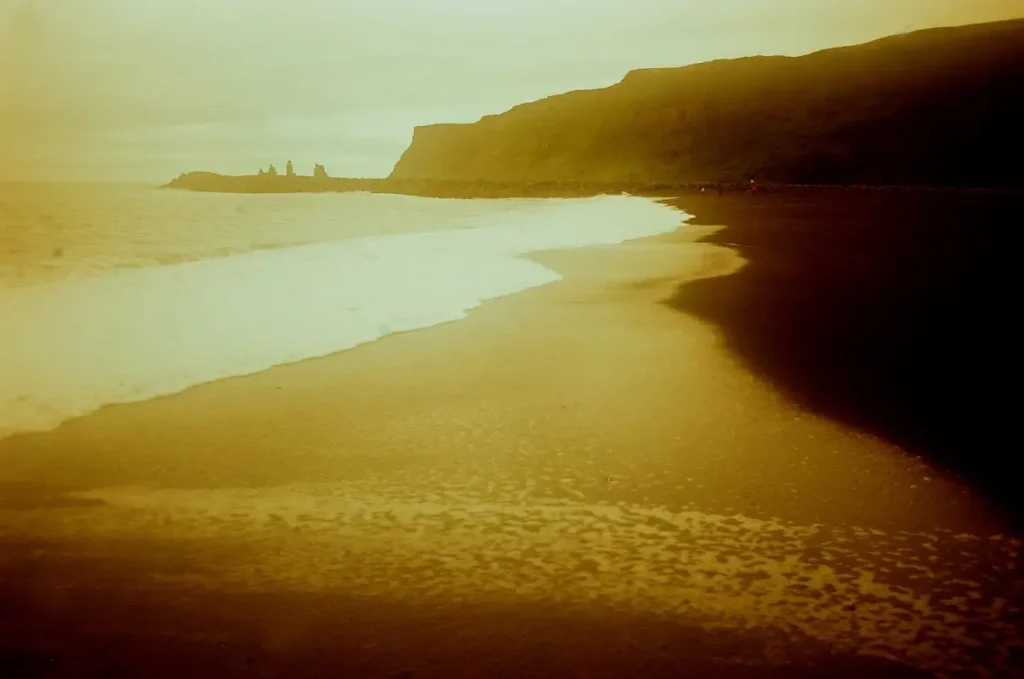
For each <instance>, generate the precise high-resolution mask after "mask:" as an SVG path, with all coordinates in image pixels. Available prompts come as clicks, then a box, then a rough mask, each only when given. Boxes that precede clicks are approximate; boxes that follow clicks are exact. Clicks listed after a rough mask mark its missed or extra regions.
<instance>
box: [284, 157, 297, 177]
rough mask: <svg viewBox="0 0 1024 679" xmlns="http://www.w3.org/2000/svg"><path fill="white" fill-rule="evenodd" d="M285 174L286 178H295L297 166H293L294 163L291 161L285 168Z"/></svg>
mask: <svg viewBox="0 0 1024 679" xmlns="http://www.w3.org/2000/svg"><path fill="white" fill-rule="evenodd" d="M284 173H285V176H286V177H294V176H295V166H294V165H292V161H290V160H289V161H288V164H287V165H286V166H285V169H284Z"/></svg>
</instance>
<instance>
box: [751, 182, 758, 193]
mask: <svg viewBox="0 0 1024 679" xmlns="http://www.w3.org/2000/svg"><path fill="white" fill-rule="evenodd" d="M750 192H751V193H757V184H755V183H754V180H753V179H751V180H750Z"/></svg>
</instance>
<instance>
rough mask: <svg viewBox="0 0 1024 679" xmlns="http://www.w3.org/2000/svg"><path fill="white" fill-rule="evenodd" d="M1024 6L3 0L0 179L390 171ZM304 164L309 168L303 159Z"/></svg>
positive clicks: (1013, 13)
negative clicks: (575, 95)
mask: <svg viewBox="0 0 1024 679" xmlns="http://www.w3.org/2000/svg"><path fill="white" fill-rule="evenodd" d="M1020 16H1024V0H849V1H848V0H714V1H709V0H503V1H498V0H475V1H471V0H31V2H30V1H29V0H0V162H2V166H0V177H2V176H5V175H6V176H7V177H11V176H12V175H22V176H31V177H54V178H58V177H60V178H101V179H119V180H125V179H127V180H132V179H137V180H142V181H159V180H164V179H168V178H170V177H172V176H174V175H176V174H178V172H180V171H183V170H188V169H199V168H201V169H210V170H214V171H221V172H248V171H255V169H256V168H257V167H259V166H261V165H266V164H267V163H269V162H275V163H276V164H277V165H278V167H283V165H284V163H285V161H286V160H288V159H289V158H291V159H292V160H294V161H295V164H296V167H297V168H298V169H299V170H300V171H304V172H309V171H310V169H311V167H312V163H313V162H323V163H325V164H326V166H327V169H328V171H330V172H331V174H333V175H337V176H341V175H347V176H380V175H384V174H387V172H388V171H390V168H391V166H392V164H393V163H394V161H395V160H396V159H397V157H398V155H399V154H400V153H401V152H402V150H403V149H404V148H405V146H406V145H407V144H408V142H409V139H410V135H411V131H412V126H413V125H416V124H426V123H431V122H445V121H453V122H461V121H472V120H476V119H477V118H479V117H480V116H481V115H485V114H488V113H496V112H500V111H503V110H505V109H507V108H509V107H510V106H512V105H514V104H517V103H520V102H522V101H527V100H532V99H537V98H540V97H543V96H546V95H549V94H554V93H556V92H562V91H566V90H571V89H579V88H590V87H603V86H606V85H610V84H612V83H614V82H616V81H618V80H619V79H620V78H621V77H622V76H623V75H624V74H625V73H626V72H627V71H628V70H630V69H633V68H642V67H649V66H675V65H682V64H688V63H693V62H697V61H705V60H708V59H715V58H721V57H735V56H746V55H753V54H790V55H795V54H802V53H806V52H810V51H813V50H816V49H820V48H824V47H830V46H834V45H841V44H852V43H857V42H863V41H865V40H870V39H872V38H876V37H881V36H883V35H887V34H891V33H899V32H903V31H907V30H913V29H916V28H924V27H929V26H939V25H952V24H963V23H973V22H977V21H990V20H996V19H1005V18H1012V17H1020ZM307 166H308V167H307Z"/></svg>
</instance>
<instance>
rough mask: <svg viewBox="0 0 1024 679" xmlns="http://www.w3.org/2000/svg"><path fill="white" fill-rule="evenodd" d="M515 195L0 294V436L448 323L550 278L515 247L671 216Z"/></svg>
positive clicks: (667, 227) (674, 222)
mask: <svg viewBox="0 0 1024 679" xmlns="http://www.w3.org/2000/svg"><path fill="white" fill-rule="evenodd" d="M523 203H524V209H523V210H508V209H504V210H501V211H497V212H496V213H494V214H492V215H482V216H480V217H478V218H477V223H476V225H475V226H473V227H472V228H466V226H465V225H462V226H463V228H460V229H455V230H447V231H436V232H428V233H412V234H404V235H389V236H374V237H364V238H355V239H350V240H344V241H338V242H332V243H317V244H310V245H301V246H296V247H288V248H282V249H272V250H259V251H254V252H248V253H245V254H240V255H233V256H227V257H220V258H215V259H205V260H200V261H191V262H184V263H180V264H172V265H167V266H159V267H152V268H134V269H114V270H111V271H109V272H106V273H104V274H102V275H99V276H94V277H91V278H86V279H82V280H68V281H64V282H52V283H46V284H42V285H35V286H28V287H15V288H10V289H7V290H0V319H2V324H3V330H2V333H0V437H4V436H9V435H11V434H14V433H17V432H25V431H37V430H45V429H49V428H53V427H55V426H57V425H58V424H60V423H61V422H62V421H64V420H66V419H68V418H71V417H75V416H80V415H84V414H86V413H89V412H92V411H94V410H96V409H97V408H99V407H101V406H104V405H107V404H115V403H127V402H132V401H140V400H145V399H148V398H153V397H156V396H161V395H166V394H171V393H175V392H178V391H181V390H183V389H186V388H188V387H190V386H194V385H197V384H201V383H203V382H209V381H213V380H216V379H220V378H224V377H230V376H237V375H245V374H250V373H254V372H258V371H261V370H264V369H267V368H269V367H271V366H274V365H279V364H283V363H290V362H294V361H299V360H303V359H308V358H313V357H318V356H324V355H327V354H331V353H334V352H337V351H341V350H344V349H348V348H351V347H354V346H356V345H359V344H363V343H366V342H370V341H372V340H374V339H378V338H380V337H382V336H384V335H387V334H389V333H394V332H400V331H404V330H412V329H416V328H424V327H428V326H431V325H436V324H439V323H444V322H447V321H454V320H457V319H460V318H463V317H464V316H465V314H466V312H467V311H469V310H470V309H472V308H474V307H476V306H477V305H479V304H480V303H481V302H482V301H484V300H487V299H491V298H495V297H500V296H502V295H508V294H511V293H514V292H517V291H520V290H525V289H527V288H531V287H535V286H539V285H543V284H545V283H549V282H552V281H555V280H557V279H558V278H559V276H558V275H557V274H556V273H555V272H553V271H550V270H548V269H546V268H544V267H542V266H541V265H539V264H536V263H534V262H532V261H529V260H527V259H523V258H521V257H519V255H522V254H524V253H527V252H531V251H537V250H546V249H555V248H570V247H581V246H588V245H602V244H613V243H619V242H622V241H625V240H629V239H632V238H638V237H643V236H649V235H655V234H658V233H665V232H668V231H671V230H673V229H674V228H676V227H677V226H678V225H679V224H680V223H681V221H682V219H683V216H681V214H680V213H679V212H678V211H675V210H673V209H672V208H669V207H667V206H664V205H661V204H657V203H654V202H652V201H648V200H645V199H639V198H629V197H622V196H613V197H612V196H610V197H601V198H595V199H585V200H559V201H545V202H544V204H543V205H538V201H523Z"/></svg>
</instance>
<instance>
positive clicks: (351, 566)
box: [0, 227, 1024, 677]
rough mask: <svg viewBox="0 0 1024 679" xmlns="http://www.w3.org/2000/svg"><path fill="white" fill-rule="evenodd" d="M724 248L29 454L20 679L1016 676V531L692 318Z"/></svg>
mask: <svg viewBox="0 0 1024 679" xmlns="http://www.w3.org/2000/svg"><path fill="white" fill-rule="evenodd" d="M713 229H714V227H683V228H682V229H680V230H679V231H677V232H675V233H673V234H669V235H666V236H659V237H657V238H652V239H646V240H640V241H634V242H631V243H627V244H624V245H620V246H615V247H604V248H589V249H584V250H576V251H565V252H548V253H541V254H538V255H536V256H535V258H536V259H537V260H538V261H540V262H542V263H543V264H545V265H546V266H549V267H551V268H553V269H555V270H557V271H559V272H560V273H562V274H563V275H564V276H565V279H564V280H563V281H561V282H559V283H555V284H552V285H549V286H545V287H542V288H538V289H534V290H530V291H527V292H524V293H521V294H518V295H514V296H511V297H506V298H502V299H499V300H494V301H491V302H488V303H487V304H485V305H484V306H483V307H481V308H479V309H477V310H475V311H473V312H472V313H471V315H470V317H469V318H468V319H466V320H463V321H460V322H457V323H451V324H447V325H443V326H437V327H434V328H430V329H426V330H422V331H417V332H412V333H405V334H400V335H394V336H390V337H387V338H385V339H383V340H380V341H378V342H375V343H372V344H369V345H365V346H363V347H359V348H356V349H354V350H351V351H348V352H343V353H341V354H337V355H334V356H331V357H328V358H324V359H319V360H313V361H307V362H304V363H299V364H295V365H290V366H284V367H279V368H275V369H273V370H270V371H267V372H264V373H261V374H257V375H253V376H249V377H244V378H238V379H231V380H225V381H221V382H217V383H213V384H208V385H204V386H201V387H198V388H194V389H191V390H189V391H187V392H185V393H183V394H180V395H176V396H171V397H167V398H161V399H157V400H154V401H150V402H146V403H139V404H132V405H125V406H117V407H111V408H107V409H104V410H102V411H101V412H98V413H96V414H94V415H91V416H88V417H85V418H81V419H78V420H75V421H71V422H68V423H66V424H65V425H64V426H62V427H61V428H59V429H58V430H55V431H53V432H47V433H44V434H35V435H29V436H21V437H17V438H14V439H9V440H7V441H3V442H0V588H2V589H0V675H3V676H14V677H20V676H32V677H36V676H90V677H91V676H97V677H98V676H104V677H110V676H160V677H164V676H167V677H171V676H190V677H196V676H209V677H234V676H282V677H290V676H303V677H310V676H357V677H364V676H365V677H477V676H480V677H505V676H508V677H518V676H558V677H566V676H573V677H620V676H621V677H647V676H651V677H653V676H681V674H682V673H685V675H686V676H708V677H768V676H771V677H775V676H779V677H782V676H786V677H789V676H830V677H834V676H849V677H856V676H865V675H867V674H872V675H874V676H929V675H931V674H932V673H935V672H941V673H949V674H950V675H951V676H952V674H955V673H956V672H958V671H968V672H969V673H968V674H964V675H963V676H988V675H992V676H994V675H997V674H998V673H999V672H1004V673H1005V674H1002V675H999V676H1015V675H1013V674H1012V672H1011V670H1010V668H1012V667H1015V666H1022V665H1024V639H1022V634H1021V633H1020V632H1018V631H1016V627H1017V626H1018V625H1020V624H1021V623H1024V615H1022V612H1021V603H1022V602H1024V584H1022V583H1021V582H1020V579H1019V576H1018V575H1017V559H1018V555H1019V553H1020V549H1021V542H1020V541H1019V540H1018V539H1017V538H1016V537H1015V536H1013V535H1011V534H1010V533H1009V531H1008V530H1007V528H1006V525H1005V524H1004V522H1003V521H1002V520H1001V519H1000V517H999V516H998V514H997V513H996V512H995V511H993V510H990V509H988V508H987V507H986V506H985V504H984V503H983V502H982V501H980V500H979V499H978V498H977V497H975V496H973V495H972V494H971V493H970V492H968V491H967V490H966V489H964V488H962V487H960V486H959V485H958V484H957V483H956V482H955V481H954V480H951V479H949V478H947V477H946V476H944V475H943V474H942V473H941V472H939V471H937V470H935V469H933V468H931V467H929V466H928V465H926V464H925V463H924V462H923V461H922V460H920V459H917V458H915V457H913V456H910V455H908V454H906V453H904V452H902V451H901V450H899V449H898V448H895V447H893V446H891V445H888V444H886V443H883V442H881V441H879V440H877V439H875V438H872V437H870V436H868V435H865V434H861V433H858V432H856V431H852V430H849V429H846V428H844V427H842V426H840V425H838V424H835V423H832V422H830V421H828V420H825V419H822V418H819V417H816V416H812V415H810V414H808V413H806V412H804V411H801V410H800V409H799V408H798V407H796V406H795V405H792V404H791V403H789V402H788V401H787V400H786V399H785V398H783V397H782V396H781V395H780V394H778V393H777V392H775V391H774V390H773V389H772V388H771V387H770V386H769V385H768V384H766V383H764V382H763V381H761V380H760V379H758V378H756V377H754V376H752V375H751V374H750V373H748V372H747V371H746V370H744V368H743V367H742V365H741V364H740V363H739V362H738V361H737V360H736V359H735V358H733V357H732V356H731V355H730V354H729V353H728V352H727V351H726V350H725V349H724V348H723V343H722V342H721V340H720V338H719V337H718V336H717V334H716V331H715V329H714V328H713V327H711V326H709V325H706V324H704V323H702V322H700V321H698V320H696V319H694V318H692V317H690V316H688V315H686V314H683V313H680V312H678V311H674V310H673V309H672V308H670V307H669V306H667V305H666V304H663V303H662V302H663V300H666V299H668V298H669V297H670V296H671V295H672V294H673V292H674V291H675V290H676V288H677V286H678V285H679V284H680V283H681V282H683V281H685V280H688V279H694V278H700V277H706V276H714V275H725V274H728V273H729V272H730V271H733V270H735V269H736V268H737V267H740V266H742V261H741V260H739V259H738V257H737V256H736V255H735V254H734V253H733V252H732V251H730V250H728V249H725V248H721V247H717V246H713V245H707V244H700V243H696V242H694V241H696V240H697V239H698V238H700V237H701V236H703V235H706V234H708V233H709V232H710V231H712V230H713ZM957 676H961V675H957Z"/></svg>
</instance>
